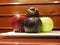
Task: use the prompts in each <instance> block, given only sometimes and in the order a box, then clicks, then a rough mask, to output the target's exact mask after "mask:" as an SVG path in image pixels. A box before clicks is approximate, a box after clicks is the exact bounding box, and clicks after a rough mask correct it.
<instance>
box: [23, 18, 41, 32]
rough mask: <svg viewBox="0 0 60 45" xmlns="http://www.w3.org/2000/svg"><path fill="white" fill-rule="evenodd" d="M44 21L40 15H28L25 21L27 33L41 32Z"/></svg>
mask: <svg viewBox="0 0 60 45" xmlns="http://www.w3.org/2000/svg"><path fill="white" fill-rule="evenodd" d="M41 25H42V22H41V20H40V19H39V18H38V17H28V18H27V19H26V20H25V22H24V30H25V32H27V33H37V32H40V29H41Z"/></svg>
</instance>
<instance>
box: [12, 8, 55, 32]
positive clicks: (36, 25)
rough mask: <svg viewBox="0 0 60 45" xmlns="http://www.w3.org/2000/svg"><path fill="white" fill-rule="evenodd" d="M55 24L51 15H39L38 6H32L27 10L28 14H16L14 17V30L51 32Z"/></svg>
mask: <svg viewBox="0 0 60 45" xmlns="http://www.w3.org/2000/svg"><path fill="white" fill-rule="evenodd" d="M53 26H54V23H53V20H52V19H51V18H50V17H39V12H38V9H37V8H34V7H31V8H29V9H28V10H27V14H26V15H18V14H17V15H15V16H14V17H13V19H12V27H13V31H14V32H27V33H38V32H50V31H52V29H53Z"/></svg>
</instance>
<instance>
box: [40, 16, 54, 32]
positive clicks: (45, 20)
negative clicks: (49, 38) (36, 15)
mask: <svg viewBox="0 0 60 45" xmlns="http://www.w3.org/2000/svg"><path fill="white" fill-rule="evenodd" d="M40 20H41V21H42V29H41V31H42V32H50V31H52V29H53V26H54V22H53V20H52V19H51V18H50V17H40Z"/></svg>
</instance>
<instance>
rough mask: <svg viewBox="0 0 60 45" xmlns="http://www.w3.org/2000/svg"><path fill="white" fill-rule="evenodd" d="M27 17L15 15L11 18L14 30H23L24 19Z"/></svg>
mask: <svg viewBox="0 0 60 45" xmlns="http://www.w3.org/2000/svg"><path fill="white" fill-rule="evenodd" d="M26 18H27V16H26V15H15V16H14V17H13V19H12V27H13V31H15V32H24V28H23V26H24V21H25V19H26Z"/></svg>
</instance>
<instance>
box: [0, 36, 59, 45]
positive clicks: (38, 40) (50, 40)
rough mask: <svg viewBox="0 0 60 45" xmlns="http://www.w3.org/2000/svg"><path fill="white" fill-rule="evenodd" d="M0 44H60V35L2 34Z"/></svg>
mask: <svg viewBox="0 0 60 45" xmlns="http://www.w3.org/2000/svg"><path fill="white" fill-rule="evenodd" d="M0 45H60V37H45V36H44V37H15V38H14V37H8V36H0Z"/></svg>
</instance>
